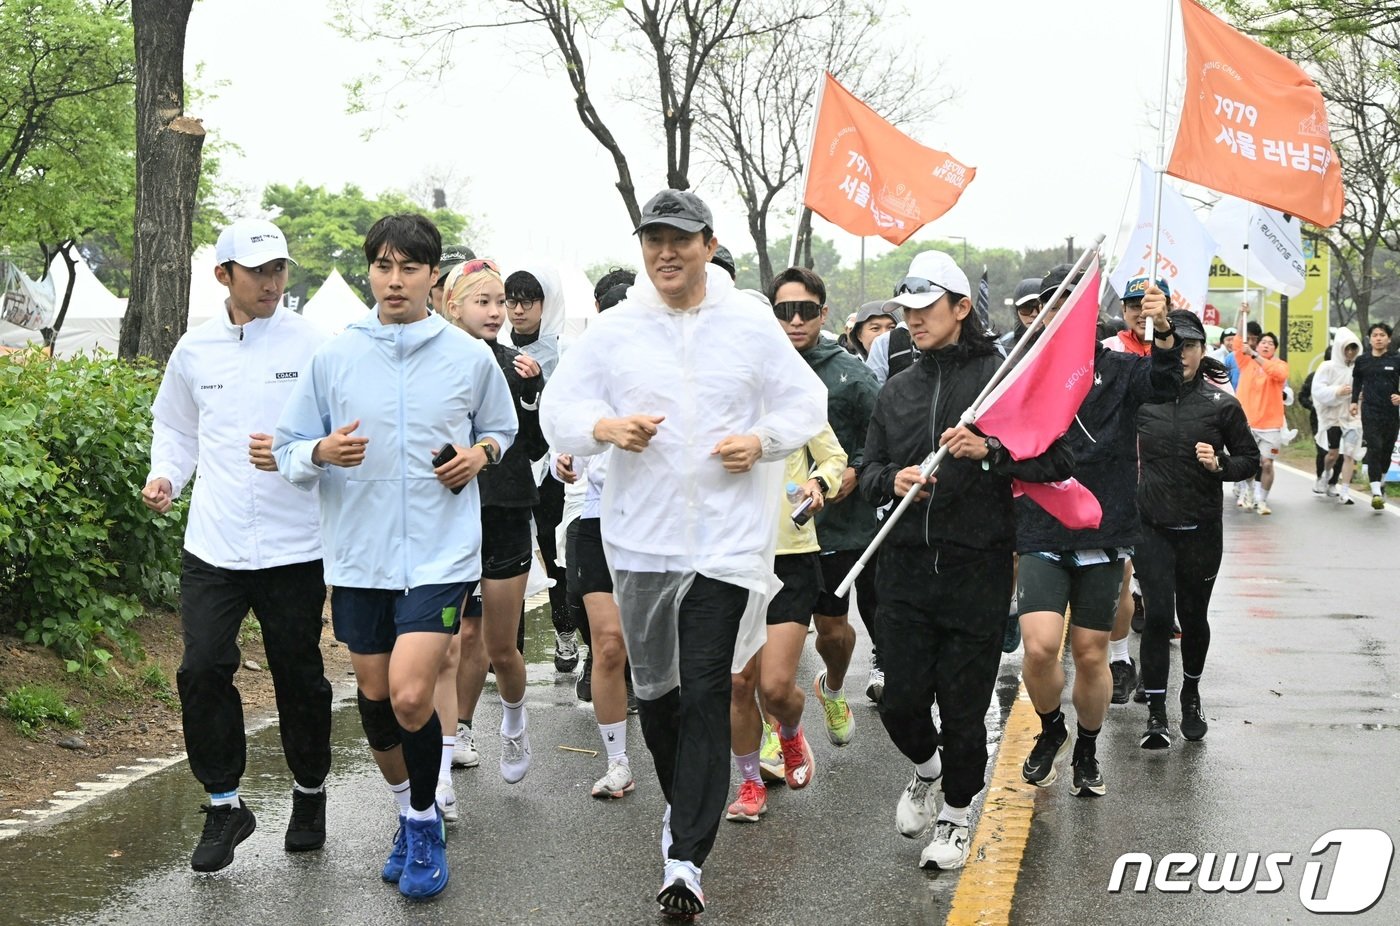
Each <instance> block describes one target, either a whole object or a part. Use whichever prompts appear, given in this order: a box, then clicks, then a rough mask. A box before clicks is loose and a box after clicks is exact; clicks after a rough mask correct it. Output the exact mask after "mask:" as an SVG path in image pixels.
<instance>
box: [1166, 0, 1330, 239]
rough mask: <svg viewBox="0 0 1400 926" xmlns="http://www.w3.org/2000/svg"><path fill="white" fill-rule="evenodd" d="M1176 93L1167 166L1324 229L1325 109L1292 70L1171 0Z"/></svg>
mask: <svg viewBox="0 0 1400 926" xmlns="http://www.w3.org/2000/svg"><path fill="white" fill-rule="evenodd" d="M1181 15H1182V23H1183V26H1184V29H1185V33H1186V99H1185V100H1184V101H1183V102H1182V107H1181V126H1180V128H1179V129H1178V130H1177V133H1176V145H1175V147H1174V148H1173V149H1172V158H1171V163H1170V164H1168V165H1167V173H1169V174H1171V175H1172V176H1174V177H1180V178H1181V179H1183V180H1189V181H1191V182H1192V183H1199V184H1200V185H1201V186H1206V187H1210V188H1211V189H1212V190H1218V191H1219V192H1221V193H1229V194H1231V195H1234V196H1238V197H1240V198H1241V199H1247V200H1250V201H1251V202H1256V203H1259V204H1260V205H1264V206H1269V207H1270V208H1273V209H1277V210H1279V211H1280V212H1287V213H1290V214H1292V215H1296V216H1299V217H1301V218H1304V219H1307V220H1308V221H1309V222H1312V223H1313V224H1314V225H1321V226H1323V227H1324V228H1325V227H1327V226H1330V225H1332V224H1334V223H1335V222H1336V221H1337V219H1338V218H1340V217H1341V214H1342V203H1343V198H1344V193H1343V191H1342V168H1341V165H1340V164H1338V163H1337V153H1336V152H1335V151H1334V150H1333V149H1332V137H1331V134H1330V132H1329V131H1328V128H1327V107H1326V106H1325V104H1324V103H1323V101H1322V94H1321V93H1319V92H1318V89H1317V85H1316V84H1314V83H1313V82H1312V81H1311V80H1310V79H1309V78H1308V75H1307V74H1304V73H1303V70H1302V68H1300V67H1298V65H1296V64H1294V63H1293V62H1292V61H1289V60H1288V59H1287V58H1285V57H1283V55H1280V54H1278V53H1277V52H1274V51H1271V50H1269V49H1267V48H1265V47H1264V46H1263V45H1260V44H1259V43H1258V42H1256V41H1254V40H1253V39H1250V38H1247V37H1246V36H1244V35H1241V34H1240V33H1238V32H1236V31H1235V30H1234V29H1232V28H1230V27H1229V26H1228V25H1226V24H1225V23H1224V22H1221V21H1220V20H1219V19H1217V18H1216V17H1215V16H1214V15H1213V14H1212V13H1210V12H1209V11H1208V10H1206V9H1205V8H1204V7H1202V6H1201V5H1200V4H1198V3H1195V2H1194V0H1181Z"/></svg>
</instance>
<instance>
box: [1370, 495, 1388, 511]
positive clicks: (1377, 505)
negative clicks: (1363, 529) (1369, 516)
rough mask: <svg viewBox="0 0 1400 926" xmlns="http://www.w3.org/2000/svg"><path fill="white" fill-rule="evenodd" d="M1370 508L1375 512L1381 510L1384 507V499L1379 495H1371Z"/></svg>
mask: <svg viewBox="0 0 1400 926" xmlns="http://www.w3.org/2000/svg"><path fill="white" fill-rule="evenodd" d="M1371 507H1372V508H1374V509H1375V510H1376V511H1380V510H1381V509H1382V508H1384V507H1385V498H1384V497H1382V496H1380V495H1372V496H1371Z"/></svg>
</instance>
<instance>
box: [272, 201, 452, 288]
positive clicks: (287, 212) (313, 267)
mask: <svg viewBox="0 0 1400 926" xmlns="http://www.w3.org/2000/svg"><path fill="white" fill-rule="evenodd" d="M262 207H263V208H264V209H266V210H269V211H271V210H280V211H281V214H280V215H279V216H278V217H277V219H276V222H277V227H278V228H280V229H282V234H284V235H286V236H287V249H288V251H289V252H290V253H291V255H292V259H293V260H295V261H296V262H297V269H296V270H295V271H294V273H293V276H292V279H291V284H290V285H289V286H288V287H287V291H288V292H289V293H291V294H292V295H293V296H297V297H300V298H302V299H307V298H310V297H311V296H313V295H315V292H316V288H317V287H319V286H320V285H321V282H322V281H323V280H325V278H326V277H327V276H328V275H329V274H330V272H331V270H334V269H339V270H340V274H341V276H343V277H345V282H347V283H349V284H350V286H351V288H352V289H354V290H355V291H356V292H357V293H359V295H360V298H361V299H363V300H364V301H365V304H366V305H369V304H371V303H373V302H374V297H373V296H372V295H371V294H370V289H369V276H368V272H367V271H368V267H367V265H366V262H365V253H364V243H365V234H366V233H367V232H368V231H369V229H370V226H371V225H373V224H374V223H375V222H376V221H378V220H379V219H380V218H382V217H383V216H386V215H390V214H393V213H396V212H420V213H422V214H424V215H426V216H427V217H428V218H430V219H432V220H433V222H434V223H435V224H436V225H437V227H438V231H440V232H441V233H442V243H443V244H444V245H447V244H457V243H465V241H466V238H465V235H466V232H467V227H468V223H469V220H468V218H467V217H466V216H464V215H462V214H460V213H457V212H453V211H452V210H451V209H427V208H424V207H423V206H421V205H419V204H418V203H416V202H414V201H413V200H412V199H411V198H409V197H408V196H407V195H405V194H403V193H398V192H393V191H390V192H387V193H384V194H382V195H381V196H379V197H378V198H377V199H370V198H369V197H367V196H366V195H365V194H364V192H363V191H361V190H360V188H359V187H357V186H355V185H353V184H348V185H347V186H346V187H345V189H343V190H341V191H340V192H339V193H333V192H331V191H329V190H327V189H326V188H325V187H313V186H309V185H307V184H305V183H298V184H296V185H295V186H287V185H285V184H280V183H277V184H273V185H271V186H269V187H268V188H267V189H266V190H264V191H263V198H262Z"/></svg>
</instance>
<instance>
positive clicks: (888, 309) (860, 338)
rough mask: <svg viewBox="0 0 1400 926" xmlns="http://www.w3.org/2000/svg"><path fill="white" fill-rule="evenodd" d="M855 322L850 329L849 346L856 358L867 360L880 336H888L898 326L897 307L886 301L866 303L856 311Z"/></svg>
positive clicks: (898, 313)
mask: <svg viewBox="0 0 1400 926" xmlns="http://www.w3.org/2000/svg"><path fill="white" fill-rule="evenodd" d="M855 314H856V320H855V322H854V324H853V325H852V327H851V346H852V347H853V348H854V349H855V352H856V356H857V357H859V358H860V359H861V360H868V359H869V357H870V347H871V345H872V344H874V343H875V340H876V339H877V338H878V337H880V335H882V334H888V333H889V332H891V331H893V330H894V329H895V326H896V325H898V324H899V316H900V312H899V306H897V305H895V304H894V303H892V302H890V301H889V300H888V299H880V300H878V301H876V302H867V303H865V304H864V305H862V306H861V307H860V309H858V310H857V311H856V313H855Z"/></svg>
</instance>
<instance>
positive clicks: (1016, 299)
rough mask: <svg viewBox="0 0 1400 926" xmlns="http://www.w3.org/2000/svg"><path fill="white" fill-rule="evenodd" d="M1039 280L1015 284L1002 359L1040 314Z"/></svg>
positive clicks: (1001, 344)
mask: <svg viewBox="0 0 1400 926" xmlns="http://www.w3.org/2000/svg"><path fill="white" fill-rule="evenodd" d="M1040 280H1041V278H1040V277H1027V278H1026V279H1024V280H1022V281H1021V282H1019V283H1017V284H1016V292H1015V294H1014V295H1013V296H1012V297H1011V305H1012V308H1013V309H1015V311H1016V324H1014V325H1012V326H1011V330H1010V331H1008V332H1006V333H1005V334H1003V335H1002V336H1001V337H999V338H997V349H998V350H1000V351H1001V355H1002V356H1003V357H1005V356H1006V355H1008V354H1010V353H1011V351H1012V349H1013V348H1014V347H1015V346H1016V342H1017V341H1019V340H1021V335H1023V334H1025V333H1026V329H1027V328H1028V327H1029V326H1030V324H1031V322H1033V321H1035V317H1036V316H1037V315H1039V314H1040ZM1013 649H1014V647H1013Z"/></svg>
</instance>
